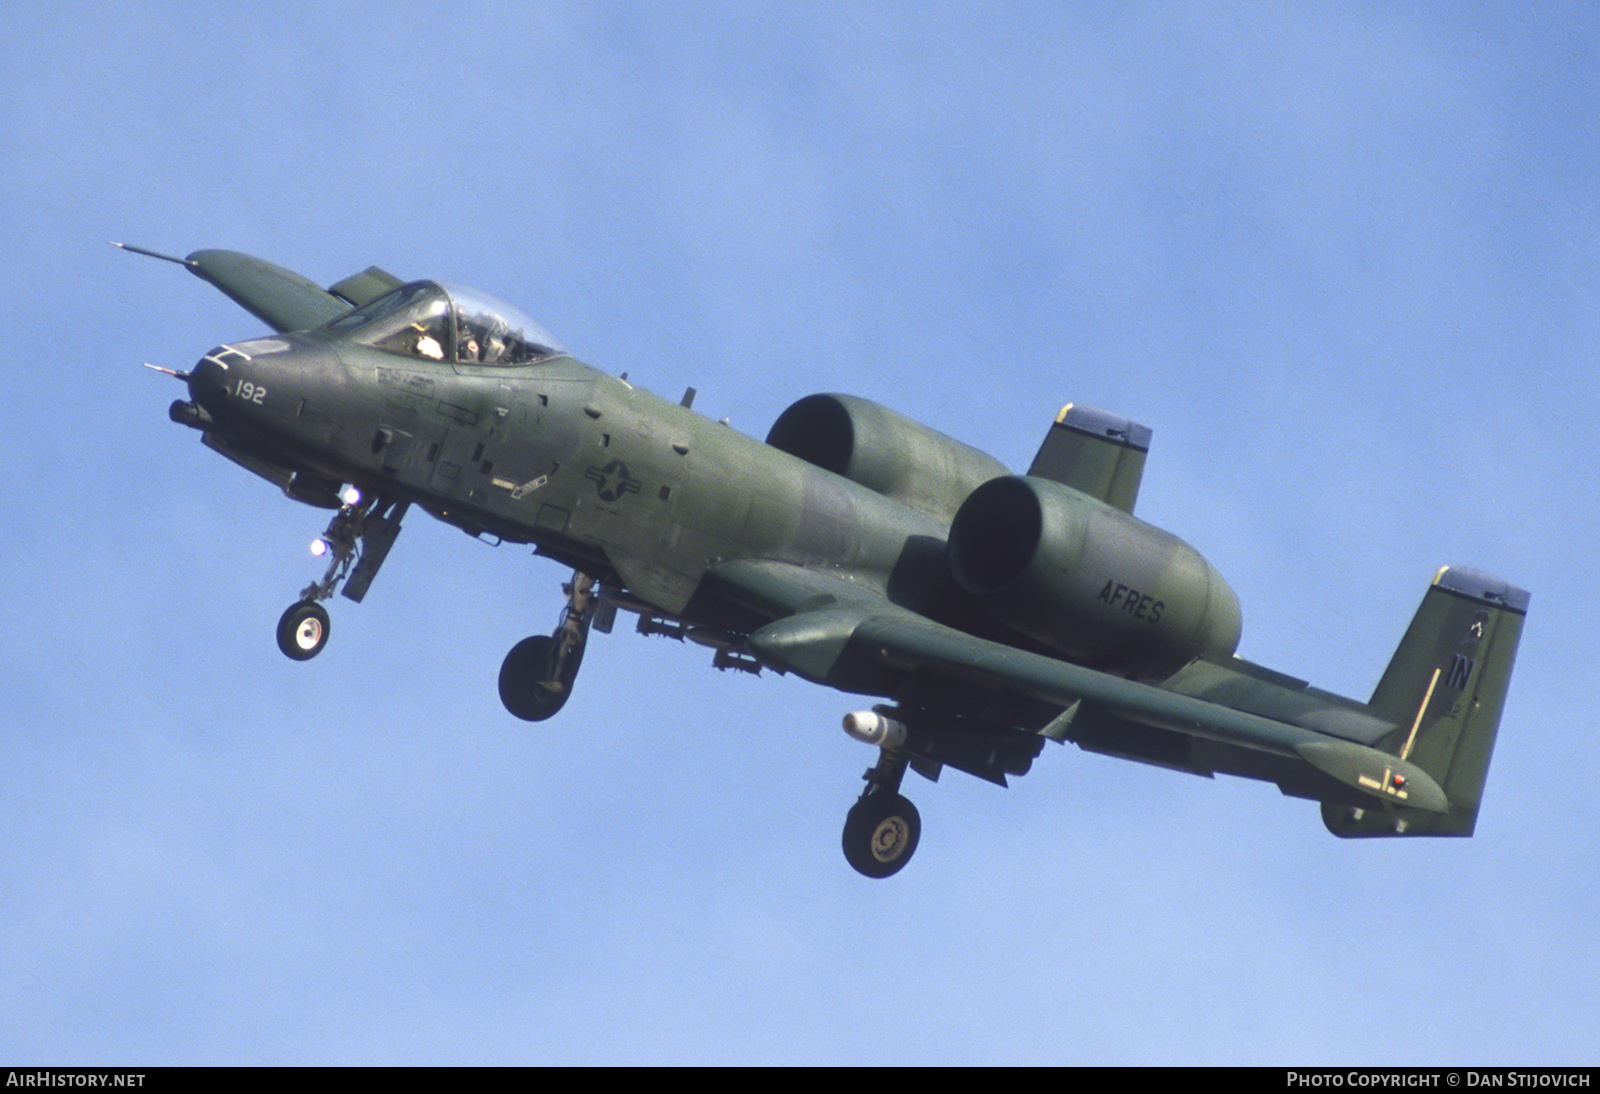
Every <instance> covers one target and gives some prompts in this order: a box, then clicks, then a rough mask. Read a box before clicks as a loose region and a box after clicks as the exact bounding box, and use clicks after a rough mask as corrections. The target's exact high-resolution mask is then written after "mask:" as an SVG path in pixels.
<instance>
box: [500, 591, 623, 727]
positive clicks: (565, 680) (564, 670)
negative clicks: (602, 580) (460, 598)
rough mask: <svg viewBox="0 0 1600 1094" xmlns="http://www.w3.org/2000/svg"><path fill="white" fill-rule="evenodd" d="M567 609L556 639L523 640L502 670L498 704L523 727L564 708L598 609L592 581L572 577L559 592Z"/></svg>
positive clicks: (558, 624)
mask: <svg viewBox="0 0 1600 1094" xmlns="http://www.w3.org/2000/svg"><path fill="white" fill-rule="evenodd" d="M562 588H563V589H565V591H566V594H567V606H566V609H565V610H564V611H563V612H562V613H561V622H560V623H557V624H556V629H555V633H554V634H548V635H545V634H539V635H534V636H533V637H532V638H524V639H523V640H522V641H521V642H518V643H517V644H516V645H515V646H512V647H511V652H510V653H508V654H506V659H505V661H504V662H502V663H501V665H500V701H501V702H502V703H504V704H505V707H506V709H507V710H508V711H510V712H511V713H512V714H513V715H515V716H516V717H518V718H521V719H522V720H523V721H524V722H542V721H544V720H545V719H546V718H550V717H553V716H554V715H555V713H556V711H558V710H560V709H561V708H562V707H563V706H565V705H566V702H567V698H568V697H569V696H570V695H571V694H572V683H573V681H574V680H576V679H577V676H578V666H580V665H582V664H583V648H584V645H585V644H586V643H587V642H588V640H589V624H590V623H591V622H592V621H593V620H594V614H595V609H596V608H598V607H599V605H600V596H599V593H598V592H596V590H595V581H594V578H592V577H590V576H589V575H588V574H585V573H581V572H578V571H574V572H573V575H572V580H571V581H570V582H568V583H567V584H566V585H564V586H562Z"/></svg>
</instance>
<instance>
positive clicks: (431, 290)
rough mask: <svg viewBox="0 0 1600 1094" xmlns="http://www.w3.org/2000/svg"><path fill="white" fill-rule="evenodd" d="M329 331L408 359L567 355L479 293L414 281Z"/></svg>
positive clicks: (497, 360) (510, 359)
mask: <svg viewBox="0 0 1600 1094" xmlns="http://www.w3.org/2000/svg"><path fill="white" fill-rule="evenodd" d="M327 329H328V330H330V331H332V332H334V333H335V334H337V335H339V336H340V337H341V338H348V339H350V340H351V341H354V342H360V343H361V344H362V345H366V346H372V347H373V348H375V349H381V350H385V351H386V352H389V353H398V354H402V355H404V356H406V357H423V358H427V359H428V360H431V361H460V362H462V363H470V364H483V365H520V364H524V363H526V362H528V361H538V360H541V359H543V358H545V357H553V356H555V355H556V354H560V353H565V352H566V350H565V349H563V348H562V346H561V344H560V343H559V342H557V341H556V340H555V339H554V338H551V337H550V335H549V334H547V333H546V332H545V329H544V328H543V327H541V326H539V324H537V323H535V322H534V321H533V320H532V319H529V318H528V317H527V316H526V315H523V314H522V313H521V312H520V311H518V310H517V309H516V308H513V307H512V306H511V305H509V304H505V303H502V302H501V301H499V300H496V299H494V298H493V297H491V296H487V295H485V294H483V293H480V292H478V291H477V290H476V289H467V288H461V287H459V286H455V285H443V284H440V283H439V282H437V281H413V282H411V283H410V284H408V285H402V286H400V287H399V288H398V289H395V290H394V291H393V292H389V293H386V294H384V295H383V296H380V297H378V299H376V300H374V301H372V302H371V303H370V304H367V305H365V306H364V307H360V308H357V309H356V310H355V311H352V312H347V313H346V314H344V315H341V316H339V317H338V318H337V319H334V320H333V321H332V322H330V323H329V324H328V325H327Z"/></svg>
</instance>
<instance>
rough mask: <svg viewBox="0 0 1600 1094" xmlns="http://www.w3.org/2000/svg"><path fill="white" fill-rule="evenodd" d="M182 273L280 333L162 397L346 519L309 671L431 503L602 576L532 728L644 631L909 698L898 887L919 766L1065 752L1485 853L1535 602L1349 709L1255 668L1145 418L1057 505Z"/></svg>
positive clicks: (310, 618)
mask: <svg viewBox="0 0 1600 1094" xmlns="http://www.w3.org/2000/svg"><path fill="white" fill-rule="evenodd" d="M130 249H134V250H137V249H138V248H130ZM145 253H150V254H154V252H145ZM156 257H161V258H166V257H168V256H165V255H156ZM171 261H174V262H179V263H181V264H182V265H183V266H185V267H187V268H188V269H189V270H190V271H191V272H193V273H195V274H197V275H198V276H200V277H201V278H203V279H204V280H206V281H209V282H210V283H212V284H213V285H215V286H217V287H218V288H220V289H221V290H222V291H223V292H224V293H226V294H227V295H228V296H230V297H232V298H233V299H234V300H235V301H237V302H238V303H239V304H241V305H243V306H244V307H245V308H246V309H248V310H249V311H250V312H251V313H253V314H254V315H255V316H257V317H258V318H259V319H261V320H262V321H264V322H265V323H267V324H268V325H269V326H271V327H272V328H273V329H274V330H275V331H276V332H277V333H276V334H275V335H274V336H272V337H265V338H254V339H250V340H247V341H239V342H232V343H229V344H227V345H221V346H218V347H217V348H215V349H213V350H211V351H210V352H209V353H207V354H205V356H204V357H202V358H201V359H200V361H199V363H198V364H197V365H195V366H194V367H193V368H192V369H189V370H187V371H180V370H175V369H163V370H162V371H166V372H170V373H171V374H173V375H175V376H177V377H178V378H180V379H182V380H183V381H185V382H186V383H187V385H188V389H189V398H187V399H182V400H179V401H177V402H174V403H173V404H172V408H171V416H172V418H173V419H174V420H175V421H177V422H179V423H181V424H183V425H186V426H189V427H191V428H193V429H195V430H197V431H199V433H200V434H201V440H202V442H203V443H204V444H206V445H207V446H208V447H210V448H212V449H214V450H215V451H217V452H220V453H221V454H222V455H224V456H226V457H228V458H229V459H231V460H233V461H234V462H236V463H238V464H239V465H241V466H242V467H244V468H246V469H247V470H249V471H253V472H255V473H256V474H258V475H260V476H261V477H262V478H265V479H267V480H269V481H271V482H273V483H274V484H276V485H277V486H279V487H280V488H282V489H283V491H284V492H285V493H286V494H288V496H289V497H291V498H295V499H296V500H299V501H303V502H306V503H308V504H311V505H316V506H322V507H324V508H327V509H330V510H333V517H332V520H331V521H330V523H329V525H328V528H327V531H326V532H325V533H324V534H323V536H322V537H321V540H320V541H319V544H320V545H322V546H323V548H324V549H325V550H326V551H327V552H328V553H329V554H330V555H331V558H330V559H329V565H328V569H327V573H326V574H325V575H324V576H323V577H322V579H321V580H319V581H314V582H312V583H311V584H310V585H308V586H307V587H306V589H305V590H304V591H302V592H301V594H300V596H299V598H298V600H297V601H296V602H295V603H294V604H293V605H291V606H290V608H289V609H288V611H286V612H285V613H284V615H283V618H282V620H281V622H280V623H279V626H278V642H279V645H280V646H281V647H282V649H283V652H284V653H286V654H287V655H288V656H290V657H292V658H295V659H299V660H304V659H306V658H310V657H314V656H316V654H317V653H318V652H319V651H320V650H321V649H322V647H323V645H324V643H325V642H326V641H327V639H328V633H329V623H328V613H327V611H326V610H325V609H324V608H323V606H322V602H323V601H325V600H327V599H328V598H329V597H331V596H332V595H333V593H334V592H335V591H336V590H338V589H339V587H340V586H341V584H342V586H343V592H344V595H345V596H346V597H348V598H350V599H352V600H356V601H359V600H360V599H361V598H362V597H363V595H364V594H365V593H366V591H367V588H368V586H369V584H370V583H371V581H372V579H373V577H374V576H375V575H376V574H377V572H378V568H379V567H380V566H381V565H382V563H383V560H384V557H385V556H386V555H387V554H388V552H389V549H390V547H391V546H392V545H393V543H394V542H395V536H396V534H397V533H398V532H399V531H400V524H401V520H402V518H403V517H404V516H405V515H406V513H407V512H408V511H409V510H410V508H411V507H412V506H416V507H418V508H420V509H421V510H423V511H425V512H427V513H429V514H431V515H433V516H434V517H437V518H438V519H439V520H442V521H445V522H446V523H448V524H452V525H455V526H456V527H458V528H460V529H462V530H463V531H465V532H467V533H468V534H470V535H473V536H480V537H487V538H491V539H496V538H497V539H499V540H502V541H509V542H513V543H522V544H532V545H533V547H534V549H535V551H536V552H537V553H539V554H542V555H546V556H549V557H550V558H552V559H554V560H556V561H557V562H559V563H561V564H562V565H564V566H568V567H571V568H572V570H573V571H574V572H573V574H572V577H571V579H570V580H569V581H568V582H567V583H566V584H565V586H564V588H565V591H566V597H567V603H566V609H565V611H564V612H563V614H562V619H561V622H560V624H559V625H558V626H557V628H556V630H555V633H553V634H550V635H540V636H536V637H533V638H528V639H525V640H523V641H522V642H519V643H518V644H517V645H516V646H515V647H513V648H512V650H511V652H510V653H509V654H507V655H506V658H505V661H504V664H503V665H502V666H501V669H500V697H501V699H502V700H503V701H504V703H505V706H506V708H507V709H508V710H509V711H510V712H511V713H512V714H514V715H516V716H517V717H518V718H522V719H526V720H529V721H539V720H542V719H545V718H548V717H550V716H551V715H553V714H555V713H556V711H558V710H559V709H560V708H561V706H562V704H563V703H565V701H566V699H567V697H568V695H569V694H570V693H571V690H572V686H573V681H574V679H575V677H576V675H577V672H578V667H579V664H580V663H581V662H582V660H583V652H584V644H585V642H586V641H587V640H588V635H589V631H590V630H591V628H592V629H594V630H599V631H609V630H610V629H611V626H612V622H613V619H614V617H615V614H616V609H618V608H621V609H624V610H627V611H630V612H633V613H636V614H637V615H638V617H639V619H638V627H639V629H640V630H641V631H644V632H647V633H656V634H667V635H672V636H675V637H680V638H681V637H687V638H689V639H692V640H694V641H696V642H698V643H700V644H702V645H704V646H707V647H709V648H710V649H712V650H714V651H715V653H714V664H716V665H717V666H718V667H720V668H737V669H744V670H749V671H752V672H756V671H759V670H760V669H762V668H768V669H775V670H777V671H779V672H792V673H796V674H798V675H799V676H802V677H804V678H805V679H807V680H811V681H815V682H817V683H820V684H826V685H828V686H830V687H833V688H837V689H839V690H840V691H844V692H850V693H855V694H859V695H867V696H876V697H878V698H880V699H881V700H884V702H882V703H881V704H880V705H877V706H874V707H873V708H872V709H871V710H870V711H861V712H856V713H851V714H849V715H847V716H846V718H845V728H846V730H847V731H848V732H849V733H850V734H851V735H852V736H854V737H856V738H858V739H860V740H862V741H864V742H866V743H868V744H871V745H875V746H877V747H878V749H879V752H878V756H877V761H876V763H875V764H874V765H873V767H872V768H871V769H870V770H868V771H867V773H866V776H865V779H866V787H865V789H864V791H863V792H862V794H861V797H860V799H859V800H858V801H857V802H856V803H855V805H854V806H853V807H852V808H851V809H850V811H849V814H848V816H847V818H846V821H845V826H844V853H845V858H846V859H848V860H849V862H850V864H851V865H852V866H853V867H855V868H856V869H857V870H859V871H860V872H861V873H863V874H866V875H868V876H870V877H886V876H888V875H890V874H892V873H894V872H895V871H897V870H899V869H900V868H901V867H902V866H904V865H905V864H906V862H907V861H908V860H909V859H910V857H911V855H912V853H913V852H914V851H915V850H916V846H917V841H918V837H919V835H920V831H921V821H920V819H919V818H918V815H917V811H916V809H915V808H914V807H913V806H912V805H911V803H910V802H909V801H907V800H906V799H905V798H904V797H902V796H901V794H900V784H901V780H902V778H903V777H904V775H905V773H906V771H907V769H910V770H912V771H915V772H917V773H918V774H920V775H923V776H925V777H927V778H929V779H936V778H937V777H938V776H939V773H940V772H941V771H942V770H943V769H944V768H947V767H949V768H955V769H957V770H960V771H965V772H967V773H969V774H972V775H976V776H978V777H979V778H983V779H987V780H989V781H991V782H994V783H998V784H1000V785H1002V786H1003V785H1005V782H1006V777H1007V776H1010V775H1020V774H1022V773H1024V772H1026V771H1027V770H1028V768H1029V767H1030V766H1031V764H1032V763H1033V760H1034V757H1036V756H1037V755H1039V753H1040V751H1041V750H1042V748H1043V746H1044V743H1045V742H1046V741H1047V740H1053V741H1073V742H1075V743H1077V744H1078V745H1079V746H1080V747H1082V748H1085V749H1089V750H1092V751H1096V752H1102V753H1108V754H1111V755H1115V756H1121V757H1125V758H1128V759H1132V760H1139V761H1143V762H1145V763H1150V764H1158V765H1160V766H1163V767H1170V768H1175V769H1177V770H1180V771H1188V772H1192V773H1194V774H1199V775H1205V776H1211V775H1213V774H1215V773H1216V772H1223V773H1226V774H1231V775H1240V776H1245V777H1248V778H1254V779H1262V780H1266V781H1268V782H1273V783H1276V784H1277V785H1278V786H1279V787H1280V788H1281V789H1282V790H1283V792H1284V793H1285V794H1290V795H1294V796H1296V797H1302V798H1308V799H1311V800H1313V801H1317V802H1320V803H1321V806H1322V818H1323V821H1324V823H1325V824H1326V825H1327V827H1328V828H1329V829H1330V830H1331V831H1333V832H1334V833H1336V834H1338V835H1341V836H1394V835H1410V836H1415V835H1435V836H1467V835H1471V834H1472V831H1473V827H1474V824H1475V822H1476V820H1477V815H1478V806H1479V801H1480V798H1481V796H1482V792H1483V787H1484V781H1485V777H1486V775H1487V773H1488V768H1489V759H1490V754H1491V751H1492V749H1493V745H1494V739H1495V733H1496V730H1497V728H1498V726H1499V722H1500V714H1501V708H1502V705H1503V702H1504V699H1505V694H1506V686H1507V683H1508V682H1509V680H1510V676H1511V666H1512V660H1513V658H1514V656H1515V653H1516V648H1517V640H1518V637H1519V635H1520V633H1521V630H1522V623H1523V618H1524V616H1525V614H1526V612H1527V608H1528V600H1529V597H1528V594H1527V593H1526V592H1524V591H1523V590H1521V589H1519V588H1516V587H1514V586H1511V585H1508V584H1506V583H1505V582H1503V581H1499V580H1497V579H1495V578H1492V577H1489V576H1487V575H1486V574H1483V573H1480V572H1477V571H1474V570H1468V569H1458V568H1452V567H1446V568H1444V569H1441V570H1440V571H1439V572H1438V574H1437V575H1436V576H1435V577H1434V579H1433V583H1432V584H1431V586H1429V588H1428V589H1427V592H1426V593H1425V594H1424V596H1423V600H1422V604H1421V606H1420V607H1419V609H1418V610H1417V613H1416V616H1415V617H1414V619H1413V620H1412V623H1411V626H1410V628H1409V629H1408V630H1407V631H1406V632H1405V635H1404V637H1402V639H1401V640H1400V645H1399V648H1398V649H1397V650H1396V652H1395V654H1394V657H1393V659H1392V660H1391V661H1390V662H1389V665H1388V668H1387V669H1386V670H1385V671H1384V673H1383V676H1382V677H1381V679H1380V680H1379V682H1378V685H1377V688H1376V690H1375V691H1374V692H1373V694H1372V697H1371V699H1369V700H1368V701H1367V702H1365V703H1362V702H1358V701H1355V700H1353V699H1345V698H1341V697H1339V696H1336V695H1333V694H1330V693H1328V692H1325V691H1321V690H1318V689H1316V688H1312V687H1309V686H1307V684H1306V683H1305V682H1304V681H1301V680H1297V679H1293V678H1291V677H1289V676H1285V675H1283V674H1281V673H1277V672H1273V671H1270V670H1268V669H1265V668H1262V667H1261V666H1258V665H1255V664H1252V663H1250V662H1248V661H1245V660H1243V659H1241V658H1238V657H1236V656H1235V655H1234V649H1235V648H1236V646H1237V644H1238V641H1239V630H1240V613H1239V603H1238V600H1237V599H1236V598H1235V596H1234V593H1233V590H1232V589H1230V588H1229V587H1228V585H1227V583H1226V582H1224V581H1223V579H1222V575H1221V574H1219V573H1218V572H1217V571H1216V569H1214V568H1213V567H1212V566H1211V564H1210V563H1208V562H1207V561H1206V560H1205V559H1204V558H1202V557H1201V556H1200V554H1199V553H1198V552H1196V551H1195V550H1194V548H1192V547H1190V546H1189V545H1188V544H1187V543H1184V542H1183V541H1182V540H1180V539H1178V538H1176V537H1175V536H1173V535H1171V534H1169V533H1167V532H1164V531H1162V530H1160V529H1158V528H1155V527H1153V526H1151V525H1149V524H1146V523H1145V522H1144V521H1142V520H1140V519H1139V518H1137V517H1136V516H1134V514H1133V509H1134V500H1135V498H1136V496H1137V494H1138V491H1139V483H1140V476H1141V473H1142V471H1143V468H1144V463H1145V454H1146V451H1147V450H1148V448H1149V444H1150V436H1151V434H1150V430H1149V429H1147V428H1145V427H1144V426H1142V425H1138V424H1136V423H1134V422H1131V421H1128V420H1126V419H1124V418H1120V417H1117V416H1115V415H1112V414H1108V413H1105V412H1102V411H1098V410H1092V409H1089V408H1086V407H1082V406H1071V405H1069V406H1068V407H1067V408H1066V409H1064V410H1063V411H1062V412H1061V414H1060V415H1059V416H1058V417H1057V418H1056V420H1055V421H1054V423H1053V424H1051V425H1050V426H1049V430H1048V433H1047V434H1046V436H1045V439H1044V442H1043V444H1042V445H1041V446H1040V448H1039V451H1038V455H1037V456H1036V457H1035V458H1034V461H1033V463H1032V465H1031V466H1030V467H1029V468H1028V473H1027V474H1026V475H1015V474H1012V473H1010V472H1009V471H1008V470H1007V469H1006V468H1005V467H1003V466H1002V465H1001V464H1000V463H999V462H998V461H996V460H995V459H993V458H991V457H989V456H987V455H985V454H984V453H982V452H979V451H978V450H976V449H974V448H970V447H968V446H967V445H965V444H961V443H960V442H958V441H955V440H952V439H951V438H949V437H947V436H944V435H943V434H941V433H938V432H936V431H934V430H932V429H929V428H928V427H926V426H923V425H919V424H918V423H916V422H914V421H911V420H909V419H907V418H905V417H903V416H901V415H900V414H897V413H895V412H894V411H892V410H890V409H888V408H887V407H883V406H880V405H878V404H877V403H874V402H870V401H868V400H866V399H860V398H854V397H851V396H845V395H811V396H808V397H806V398H803V399H801V400H800V401H799V402H797V403H795V404H794V405H793V406H791V407H789V409H788V410H786V411H784V413H783V414H782V415H781V416H780V417H779V418H778V420H777V422H776V423H775V424H774V425H773V427H772V430H771V432H770V433H769V434H768V435H767V439H766V441H765V442H763V441H758V440H756V439H754V438H752V437H747V436H744V435H742V434H740V433H738V432H736V431H735V430H733V429H731V428H729V427H728V426H727V425H725V424H718V423H716V422H712V421H709V420H707V419H706V418H704V417H701V416H700V415H698V414H696V413H694V412H693V411H692V410H691V409H690V403H691V402H692V395H693V391H692V389H691V391H690V392H687V393H686V394H685V397H684V399H683V400H682V402H681V403H679V404H673V403H671V402H667V401H664V400H662V399H660V398H657V397H656V396H655V395H652V394H650V393H649V392H647V391H645V390H644V389H642V388H639V387H636V386H634V385H633V384H630V383H628V382H627V380H626V373H624V374H623V378H621V379H619V378H616V377H612V376H609V375H606V374H603V373H600V372H597V371H596V370H594V369H593V368H590V367H589V366H588V365H585V364H582V363H581V362H579V361H578V360H576V359H575V358H574V357H573V356H572V355H571V354H570V353H568V352H567V351H566V350H565V349H563V348H562V346H561V345H560V344H559V343H558V342H556V341H555V340H554V339H553V338H551V337H550V336H549V335H548V334H546V333H545V332H544V331H543V330H542V329H541V328H540V327H539V326H538V325H537V324H535V323H534V322H533V321H531V320H530V319H528V318H526V317H525V316H523V315H522V314H521V313H519V312H518V311H516V310H515V309H513V308H511V307H508V306H506V305H505V304H502V303H500V302H498V301H495V300H492V299H490V298H489V297H486V296H484V295H482V294H479V293H476V292H472V291H470V290H467V289H460V288H456V287H454V286H450V285H444V284H440V283H438V282H434V281H412V282H408V283H402V282H401V281H400V279H399V278H396V277H394V276H392V275H390V274H387V273H385V272H383V271H381V270H379V269H377V268H369V269H367V270H365V271H364V272H362V273H359V274H355V275H353V276H351V277H349V278H346V279H345V280H343V281H340V282H338V283H337V284H335V285H333V286H332V287H331V288H329V289H326V290H324V289H323V288H321V287H320V286H318V285H316V284H314V283H313V282H311V281H309V280H307V279H306V278H304V277H301V276H299V275H297V274H294V273H291V272H289V271H287V270H284V269H282V268H280V267H277V266H274V265H272V264H270V263H267V262H263V261H261V260H259V259H255V258H251V257H249V256H246V255H241V254H237V253H233V252H228V251H215V250H206V251H198V252H196V253H194V254H191V255H189V256H188V257H187V258H184V259H176V258H173V259H171ZM152 367H154V366H152Z"/></svg>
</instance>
